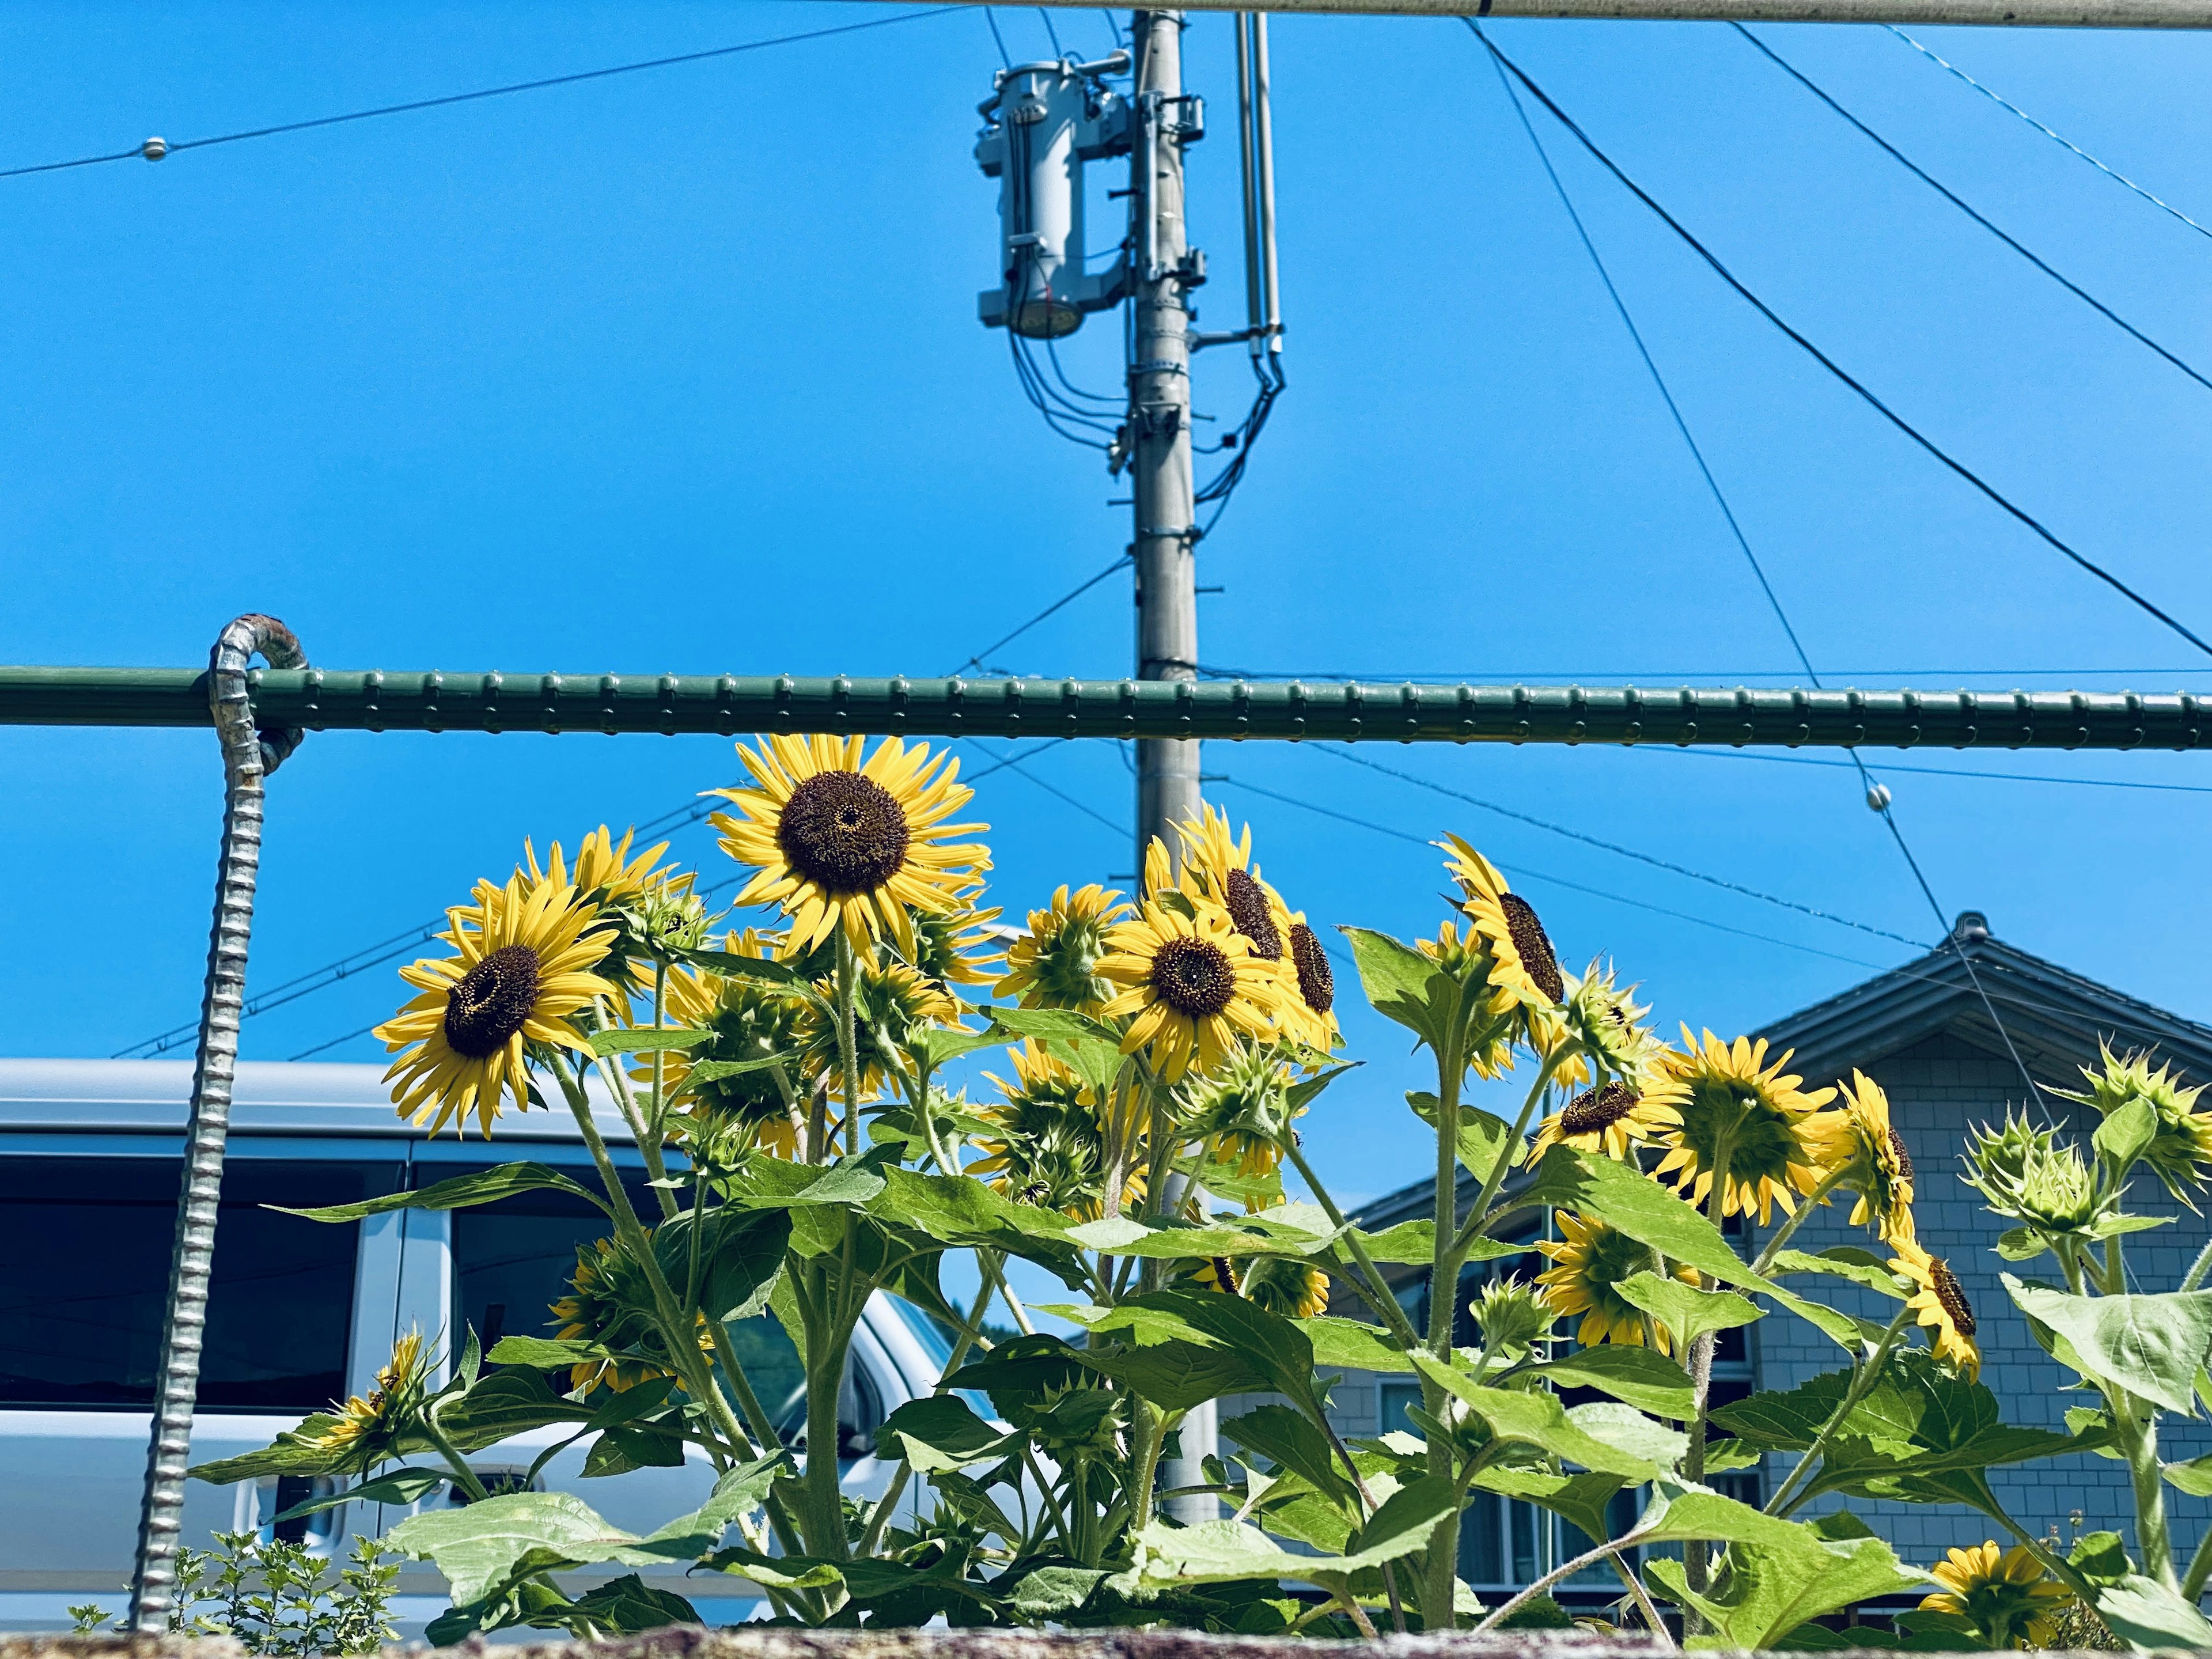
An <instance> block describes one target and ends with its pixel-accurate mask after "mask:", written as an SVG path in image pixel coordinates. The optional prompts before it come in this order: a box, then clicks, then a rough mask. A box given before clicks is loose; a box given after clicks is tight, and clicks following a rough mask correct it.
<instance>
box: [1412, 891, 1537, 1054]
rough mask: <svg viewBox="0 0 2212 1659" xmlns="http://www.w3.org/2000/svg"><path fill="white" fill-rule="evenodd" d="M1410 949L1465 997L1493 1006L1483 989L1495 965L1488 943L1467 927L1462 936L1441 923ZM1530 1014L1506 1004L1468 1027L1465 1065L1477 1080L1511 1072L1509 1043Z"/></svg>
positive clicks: (1454, 924) (1450, 924)
mask: <svg viewBox="0 0 2212 1659" xmlns="http://www.w3.org/2000/svg"><path fill="white" fill-rule="evenodd" d="M1413 948H1414V949H1415V950H1416V951H1419V952H1420V953H1421V954H1422V955H1423V956H1425V957H1427V958H1428V959H1429V960H1430V961H1431V962H1433V963H1436V965H1437V967H1438V968H1440V969H1443V971H1444V972H1445V973H1447V974H1449V975H1451V976H1452V978H1454V979H1455V980H1456V981H1459V982H1460V984H1461V985H1462V986H1465V987H1470V989H1469V994H1476V993H1480V994H1481V995H1483V996H1484V997H1485V998H1486V999H1490V1000H1491V1001H1492V1003H1493V1004H1494V999H1491V998H1490V993H1489V992H1488V991H1487V990H1486V989H1485V988H1484V987H1487V986H1488V984H1489V982H1490V974H1491V971H1492V968H1493V966H1494V965H1495V963H1494V961H1493V958H1492V956H1491V953H1490V950H1489V941H1488V940H1487V939H1484V938H1483V936H1482V935H1481V934H1480V933H1477V932H1476V931H1475V930H1474V927H1468V928H1467V930H1466V931H1465V932H1464V933H1462V931H1461V929H1460V925H1459V924H1458V923H1457V922H1455V921H1446V922H1443V923H1441V924H1440V925H1439V926H1438V927H1437V936H1436V937H1435V938H1434V939H1415V940H1414V941H1413ZM1528 1018H1536V1016H1532V1015H1531V1014H1530V1011H1528V1010H1527V1009H1523V1008H1521V1007H1518V1006H1512V1005H1509V1006H1508V1007H1507V1009H1506V1010H1505V1012H1503V1013H1494V1014H1491V1015H1489V1016H1488V1017H1487V1023H1486V1024H1480V1025H1474V1026H1471V1027H1470V1028H1469V1030H1468V1037H1467V1054H1468V1065H1469V1066H1472V1067H1473V1068H1474V1073H1475V1074H1476V1075H1477V1076H1478V1077H1482V1078H1486V1079H1488V1078H1497V1077H1501V1076H1503V1075H1504V1073H1507V1072H1510V1071H1511V1070H1512V1069H1513V1041H1514V1038H1515V1036H1516V1035H1517V1034H1519V1033H1520V1032H1522V1030H1525V1029H1526V1028H1527V1025H1528Z"/></svg>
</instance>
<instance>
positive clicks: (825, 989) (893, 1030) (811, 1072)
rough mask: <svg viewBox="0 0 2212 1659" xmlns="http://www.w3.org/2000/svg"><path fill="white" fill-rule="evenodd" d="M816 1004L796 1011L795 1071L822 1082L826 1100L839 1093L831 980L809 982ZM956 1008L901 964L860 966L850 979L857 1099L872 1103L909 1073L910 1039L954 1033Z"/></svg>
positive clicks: (840, 1068)
mask: <svg viewBox="0 0 2212 1659" xmlns="http://www.w3.org/2000/svg"><path fill="white" fill-rule="evenodd" d="M814 988H815V991H816V992H817V1000H814V1001H811V1002H809V1003H808V1004H807V1005H806V1006H805V1008H803V1009H802V1010H801V1011H800V1013H799V1024H798V1037H799V1054H800V1056H801V1058H800V1060H799V1070H800V1071H802V1072H803V1073H805V1075H806V1076H808V1077H810V1078H826V1079H828V1080H829V1092H830V1095H831V1097H832V1098H837V1099H842V1097H843V1096H844V1093H845V1068H844V1062H843V1060H842V1057H841V1055H840V1054H839V1051H838V1046H837V1022H836V1015H835V1013H834V1012H833V1011H834V1010H835V1009H836V997H837V985H836V980H835V979H834V978H823V979H820V980H817V981H815V986H814ZM962 1012H963V1011H962V1006H961V1005H960V1003H958V1002H957V1001H956V1000H954V999H953V998H952V997H951V996H949V995H947V994H945V991H944V990H943V989H942V988H941V987H939V986H938V985H937V984H935V983H934V982H933V981H930V980H927V979H925V978H923V977H922V975H921V974H920V973H919V972H917V971H916V970H915V969H912V968H909V967H908V966H907V965H906V963H902V962H890V961H878V962H868V963H862V964H860V969H859V971H858V972H856V973H855V974H854V976H853V1042H854V1060H855V1061H856V1062H857V1064H858V1066H859V1068H860V1078H859V1080H858V1091H859V1098H860V1099H862V1100H873V1099H875V1098H876V1097H877V1096H878V1094H880V1093H881V1092H882V1091H883V1087H884V1079H886V1078H889V1077H905V1076H908V1075H909V1074H910V1072H911V1066H910V1064H909V1062H908V1057H907V1056H908V1050H909V1049H910V1048H912V1047H913V1045H914V1042H915V1037H917V1036H919V1035H920V1034H921V1031H922V1030H924V1029H925V1028H927V1027H928V1026H933V1025H939V1026H945V1027H949V1028H951V1029H953V1030H960V1029H962V1028H961V1025H960V1015H961V1013H962Z"/></svg>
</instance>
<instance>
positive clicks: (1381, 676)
mask: <svg viewBox="0 0 2212 1659" xmlns="http://www.w3.org/2000/svg"><path fill="white" fill-rule="evenodd" d="M1798 672H1799V671H1798V670H1797V669H1795V668H1709V667H1705V668H1580V669H1576V668H1520V669H1514V668H1498V667H1495V666H1486V667H1480V668H1358V669H1352V668H1249V667H1242V666H1230V665H1225V664H1221V663H1200V665H1198V676H1199V678H1200V679H1206V680H1358V681H1361V682H1364V683H1365V684H1374V685H1395V684H1400V683H1401V682H1403V681H1407V680H1413V681H1416V682H1419V681H1432V682H1436V683H1438V684H1460V683H1461V682H1462V681H1465V682H1468V683H1470V684H1485V683H1488V684H1516V683H1521V684H1538V683H1540V682H1553V681H1556V682H1559V683H1561V684H1565V683H1567V682H1570V681H1578V682H1582V683H1584V684H1601V685H1618V684H1622V683H1624V682H1630V683H1632V682H1635V681H1638V680H1643V681H1652V680H1697V679H1703V680H1705V681H1706V682H1708V683H1711V682H1714V681H1736V680H1780V679H1790V678H1794V677H1795V676H1796V674H1797V673H1798ZM2202 672H2203V665H2202V664H2197V663H2188V664H2184V665H2181V666H2179V667H2178V668H2177V667H2170V666H2169V667H2164V668H2130V667H2125V666H2121V667H2110V668H1832V669H1830V670H1829V671H1828V674H1829V677H1830V678H1832V679H1850V678H1857V679H1861V680H1912V679H1931V680H1941V679H2079V678H2082V677H2083V676H2085V675H2091V674H2096V675H2115V674H2198V673H2202Z"/></svg>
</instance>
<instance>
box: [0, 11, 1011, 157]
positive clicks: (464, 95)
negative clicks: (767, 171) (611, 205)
mask: <svg viewBox="0 0 2212 1659" xmlns="http://www.w3.org/2000/svg"><path fill="white" fill-rule="evenodd" d="M966 9H967V8H966V7H965V6H932V7H930V8H929V9H927V10H926V11H909V12H902V13H900V14H899V15H897V16H896V17H871V18H867V19H866V20H865V21H861V22H858V23H840V24H837V25H836V27H831V28H824V29H808V30H805V32H804V33H799V34H778V35H773V36H770V37H769V38H768V39H766V40H744V41H740V42H738V44H737V45H736V46H710V47H709V48H708V49H707V50H706V51H704V52H678V53H677V54H676V55H674V56H673V57H669V58H645V59H643V60H641V62H638V63H635V64H613V65H611V66H610V67H608V68H606V69H595V70H579V71H577V72H576V73H574V74H573V75H549V76H544V77H543V78H542V79H539V80H536V81H513V82H508V83H507V85H505V86H498V87H483V88H479V89H478V90H477V91H475V92H454V93H447V94H445V95H444V96H442V97H438V98H416V99H412V100H409V101H408V102H406V103H404V104H384V105H380V106H378V107H376V108H374V109H357V110H349V111H348V112H346V113H344V114H343V115H320V116H317V117H315V118H313V119H312V120H307V121H285V122H282V123H279V124H278V125H275V126H266V127H250V128H247V129H246V131H242V132H224V133H218V134H216V136H215V137H210V138H180V139H177V140H174V141H168V142H165V143H164V145H163V148H162V149H161V151H160V152H159V154H158V155H156V154H155V153H153V152H151V151H149V149H148V147H147V145H146V144H140V145H137V146H136V147H135V148H133V149H122V150H115V151H113V152H112V153H110V154H107V155H84V156H79V157H78V158H77V159H76V160H75V161H41V162H39V163H37V164H36V165H34V166H31V167H6V168H0V179H24V178H28V177H29V176H30V175H31V174H33V173H63V172H67V171H69V170H70V169H71V168H75V167H98V166H100V164H102V163H103V162H107V161H136V160H138V159H139V158H141V157H144V158H146V159H148V160H160V159H162V158H164V157H167V156H171V155H179V154H181V153H182V152H184V151H185V150H191V149H213V148H214V147H215V146H216V145H217V144H238V143H245V142H246V140H247V139H249V138H276V137H282V136H283V135H285V134H287V133H294V132H312V131H315V130H317V129H319V128H321V127H336V126H343V125H347V124H348V123H349V122H354V121H374V120H377V119H379V118H381V117H384V116H386V115H410V114H413V113H416V112H418V111H422V110H426V109H445V108H447V107H449V106H453V105H455V104H473V103H478V102H481V101H482V100H484V99H487V98H507V97H512V96H513V94H517V93H522V92H543V91H544V90H546V89H547V88H550V87H573V86H576V85H579V84H580V83H581V82H586V81H605V80H607V79H608V78H610V77H611V76H617V75H637V74H640V73H642V72H643V71H645V70H661V69H673V68H676V67H677V66H678V65H679V64H703V63H706V62H707V61H708V60H709V59H711V58H732V57H735V56H736V55H737V54H738V53H740V52H760V51H763V50H764V49H766V48H767V47H769V46H796V45H798V44H799V42H801V41H805V40H828V39H829V37H831V36H832V35H838V34H857V33H860V31H861V30H863V29H879V28H888V27H890V25H892V24H894V23H912V22H917V21H920V20H921V19H922V18H925V17H943V16H945V15H948V14H950V13H952V12H956V11H965V10H966ZM149 142H150V141H149Z"/></svg>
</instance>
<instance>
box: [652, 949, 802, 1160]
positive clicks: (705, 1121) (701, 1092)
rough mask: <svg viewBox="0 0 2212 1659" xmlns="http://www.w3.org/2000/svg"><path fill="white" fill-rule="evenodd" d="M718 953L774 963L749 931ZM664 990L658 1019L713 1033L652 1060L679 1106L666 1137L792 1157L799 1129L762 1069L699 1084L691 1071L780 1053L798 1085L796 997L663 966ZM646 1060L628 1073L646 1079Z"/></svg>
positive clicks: (762, 983)
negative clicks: (704, 1064)
mask: <svg viewBox="0 0 2212 1659" xmlns="http://www.w3.org/2000/svg"><path fill="white" fill-rule="evenodd" d="M723 949H724V950H726V951H728V952H729V953H730V954H731V955H732V956H744V957H759V958H761V959H762V960H763V961H773V960H775V951H774V947H773V946H772V945H771V944H770V943H769V941H768V940H766V939H763V938H762V936H761V935H760V934H758V933H755V932H754V931H753V930H752V929H751V928H750V927H748V928H746V929H745V931H744V933H732V934H731V935H730V936H729V937H728V938H727V939H725V940H724V941H723ZM663 988H664V998H663V1005H662V1007H663V1015H664V1018H665V1019H666V1020H667V1022H668V1023H669V1024H671V1025H676V1026H679V1027H683V1028H684V1029H687V1030H701V1029H704V1030H708V1031H709V1032H711V1033H712V1035H711V1036H708V1039H707V1041H706V1042H703V1043H702V1044H700V1045H699V1046H698V1047H697V1048H688V1049H687V1048H671V1049H668V1050H665V1052H663V1053H662V1054H660V1055H659V1060H660V1061H661V1088H662V1089H663V1091H665V1095H666V1097H667V1099H668V1100H670V1101H671V1102H673V1103H677V1104H678V1112H677V1115H672V1116H671V1117H670V1118H669V1120H668V1134H669V1138H670V1139H671V1140H673V1141H676V1142H678V1144H681V1145H685V1146H699V1147H702V1148H703V1147H704V1146H708V1144H710V1143H711V1144H712V1145H713V1146H715V1147H716V1149H717V1150H718V1152H720V1153H721V1154H722V1155H723V1156H724V1157H725V1158H726V1157H727V1155H728V1154H729V1153H731V1152H732V1151H733V1150H734V1149H735V1148H736V1147H739V1146H743V1147H749V1146H756V1145H757V1146H759V1147H760V1148H761V1149H762V1150H763V1151H764V1152H768V1153H769V1154H770V1155H771V1156H773V1157H775V1158H796V1157H797V1156H798V1155H799V1152H798V1130H797V1129H796V1128H795V1127H794V1126H793V1121H792V1115H791V1111H790V1109H789V1107H788V1106H787V1104H786V1103H785V1100H784V1097H783V1091H781V1089H779V1088H778V1087H777V1086H776V1082H775V1076H774V1074H773V1073H770V1072H769V1069H768V1068H767V1067H766V1066H757V1069H755V1070H752V1071H746V1072H738V1073H734V1074H732V1075H731V1076H727V1077H713V1076H711V1075H710V1076H709V1077H708V1079H705V1080H703V1081H702V1080H699V1079H695V1077H694V1075H693V1070H692V1068H693V1067H694V1066H696V1065H697V1064H698V1063H699V1062H701V1061H702V1060H703V1061H709V1062H720V1063H723V1064H728V1063H731V1062H733V1061H743V1060H750V1061H755V1062H758V1061H761V1060H768V1059H769V1058H771V1057H773V1056H777V1055H783V1056H787V1060H786V1062H785V1064H786V1066H787V1071H786V1079H787V1081H789V1082H791V1083H792V1085H793V1088H794V1089H796V1088H798V1087H799V1082H800V1079H799V1077H798V1076H797V1074H798V1073H799V1070H800V1060H799V1055H798V1053H797V1051H798V1048H799V1035H798V1029H799V1013H800V1010H801V1007H802V1006H803V1005H802V1004H801V1002H800V1000H799V999H798V998H796V997H793V996H792V995H790V994H788V993H787V992H785V991H784V990H782V989H781V987H778V986H777V985H775V984H774V983H772V982H771V981H766V980H758V979H751V978H747V977H745V976H744V975H737V974H732V975H720V974H712V973H704V972H700V971H696V970H694V969H688V968H676V969H670V970H669V972H668V974H667V975H666V977H665V980H664V981H663ZM652 1061H653V1056H652V1055H647V1056H644V1057H642V1058H641V1060H639V1062H638V1064H637V1065H636V1066H635V1068H634V1069H633V1070H632V1072H631V1073H630V1075H631V1076H632V1077H634V1078H636V1079H639V1080H640V1081H641V1082H642V1081H650V1079H652V1076H653V1065H652Z"/></svg>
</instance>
